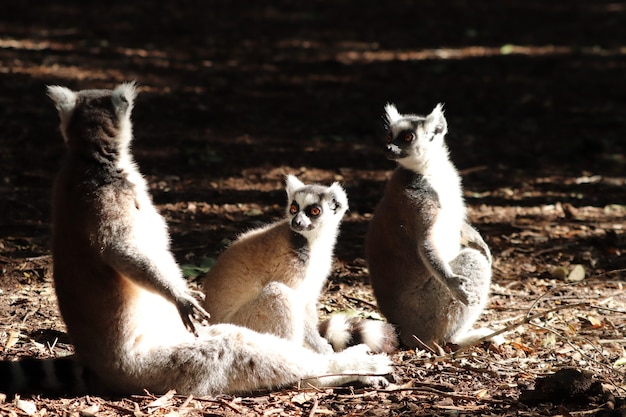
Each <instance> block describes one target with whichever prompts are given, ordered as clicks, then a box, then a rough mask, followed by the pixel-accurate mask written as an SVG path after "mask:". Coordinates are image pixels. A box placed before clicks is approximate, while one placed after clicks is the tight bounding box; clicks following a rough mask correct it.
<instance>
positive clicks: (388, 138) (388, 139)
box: [387, 133, 393, 143]
mask: <svg viewBox="0 0 626 417" xmlns="http://www.w3.org/2000/svg"><path fill="white" fill-rule="evenodd" d="M392 141H393V136H391V133H389V134H387V143H391V142H392Z"/></svg>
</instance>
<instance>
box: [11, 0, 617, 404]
mask: <svg viewBox="0 0 626 417" xmlns="http://www.w3.org/2000/svg"><path fill="white" fill-rule="evenodd" d="M624 22H626V2H624V1H615V0H594V1H585V0H580V1H578V0H553V1H549V2H545V1H535V0H524V1H521V0H502V1H484V2H466V1H462V0H451V1H444V2H442V1H434V0H421V1H410V0H404V1H395V2H361V1H357V0H337V1H332V2H331V1H310V2H290V1H286V0H278V1H271V2H270V1H256V2H244V1H230V0H217V1H207V2H192V1H179V2H153V1H147V0H140V1H136V2H122V1H112V2H106V3H105V2H84V1H83V2H80V1H65V2H39V1H24V2H3V3H2V5H0V141H1V142H0V144H1V146H0V271H1V274H2V275H1V278H0V359H15V358H18V357H22V356H37V357H50V356H62V355H66V354H68V352H71V349H72V348H71V345H70V344H69V340H68V337H67V335H66V334H65V333H64V326H63V323H62V322H61V320H60V318H59V314H58V311H57V308H56V305H55V300H54V292H53V289H52V287H51V272H50V271H51V261H52V260H51V257H50V251H49V240H50V233H49V228H50V199H51V184H52V181H53V178H54V175H55V173H56V171H57V169H58V167H59V161H60V159H61V158H62V157H63V154H64V148H63V144H62V140H61V137H60V135H59V133H58V129H57V126H58V120H57V114H56V111H55V109H54V106H53V104H52V103H51V101H50V100H49V99H48V98H47V97H46V95H45V86H46V85H48V84H61V85H65V86H68V87H70V88H74V89H82V88H111V87H113V86H115V85H116V83H119V82H121V81H127V80H137V82H138V84H139V86H140V91H141V93H140V95H139V97H138V100H137V103H136V107H135V110H134V116H133V118H134V128H135V138H136V139H135V142H134V153H135V155H136V159H137V161H138V164H139V166H140V168H141V170H142V172H143V173H144V174H145V175H146V176H147V178H148V179H149V182H150V186H151V190H152V193H153V196H154V200H155V202H156V204H157V205H158V207H159V209H160V210H161V212H162V213H163V215H164V216H165V217H166V218H167V221H168V222H169V225H170V228H171V233H172V241H173V249H174V251H175V254H176V257H177V259H178V260H179V262H180V264H181V265H183V267H184V268H185V271H186V272H187V273H188V275H189V278H190V281H191V282H192V285H195V284H196V283H195V282H194V281H193V278H194V274H197V271H198V270H201V269H202V266H203V265H206V263H207V262H208V261H210V260H211V259H213V258H215V257H216V256H217V255H218V254H219V252H220V251H221V250H222V249H223V248H224V246H225V245H226V244H227V243H228V242H229V241H230V240H231V239H232V238H233V237H234V236H235V235H236V234H237V233H238V232H240V231H243V230H245V229H247V228H249V227H253V226H256V225H258V224H261V223H263V222H269V221H272V220H275V219H277V218H279V217H280V216H281V213H282V210H283V205H284V203H285V201H284V200H285V198H284V192H283V185H282V178H283V176H284V175H285V174H287V173H293V174H297V175H298V177H299V178H300V179H302V180H303V181H305V182H307V181H309V182H313V181H314V182H322V183H330V182H331V181H334V180H338V181H340V182H341V183H342V184H344V186H345V187H346V189H347V192H348V197H349V200H350V212H349V213H348V215H347V216H346V219H345V221H344V223H343V225H342V230H341V235H340V238H339V242H338V245H337V250H336V263H335V267H334V269H333V273H332V276H331V277H330V279H329V283H328V285H327V288H326V292H325V294H324V295H323V297H322V300H321V305H320V313H321V315H326V314H328V313H331V312H334V311H340V310H347V309H355V310H358V311H361V312H363V313H364V314H367V315H370V316H375V315H376V307H375V300H374V297H373V295H372V291H371V289H370V286H369V284H368V281H367V279H368V278H367V268H366V264H365V261H364V258H363V237H364V234H365V231H366V228H367V222H368V219H369V218H370V217H371V213H372V211H373V209H374V207H375V205H376V202H377V201H378V199H379V198H380V196H381V194H382V190H383V187H384V183H385V180H386V178H388V174H389V172H390V170H391V169H392V168H393V164H392V163H391V162H389V161H387V160H386V159H385V158H384V154H383V151H382V150H383V144H384V134H383V128H382V119H381V115H382V109H383V106H384V104H385V103H387V102H394V103H396V104H397V106H398V108H399V110H400V111H401V112H406V113H422V114H423V113H427V112H429V111H430V110H431V109H432V108H433V107H434V105H435V104H436V103H438V102H443V103H445V108H446V116H447V119H448V123H449V128H450V134H449V135H448V143H449V146H450V149H451V155H452V159H453V160H454V162H455V164H456V165H457V167H458V168H459V170H460V171H461V173H462V174H463V181H464V189H465V197H466V201H467V203H468V206H469V213H470V218H471V220H472V222H473V223H474V225H475V226H476V227H477V228H478V229H479V230H480V231H481V233H482V234H483V236H484V237H485V240H486V242H487V243H488V244H489V245H490V247H491V249H492V252H493V255H494V260H495V263H494V280H493V286H492V299H491V302H490V303H489V305H488V307H487V309H486V311H485V313H484V314H483V316H482V318H481V320H480V323H479V324H481V325H487V326H490V327H492V328H493V329H501V328H507V332H506V333H505V337H506V339H507V343H505V344H504V345H502V346H499V347H496V346H492V345H490V344H481V345H478V346H473V347H471V348H469V349H467V350H464V351H462V352H457V353H455V354H453V353H451V347H446V348H445V349H444V350H443V351H441V352H425V351H412V350H406V349H403V350H400V351H398V352H397V353H395V354H393V361H394V364H395V369H396V372H395V375H394V377H395V380H394V382H393V384H392V385H391V386H390V388H389V389H386V390H375V389H371V388H367V387H349V388H341V389H325V390H312V389H305V388H299V389H298V388H294V389H285V390H282V391H276V392H271V393H267V392H264V393H258V394H254V395H250V396H246V397H232V396H219V397H216V398H186V397H180V396H177V395H169V396H166V397H162V398H160V399H158V400H157V397H155V396H153V395H152V394H150V393H146V394H145V395H141V396H132V397H128V398H101V397H94V396H88V397H81V398H64V399H48V398H41V397H33V398H30V397H29V398H22V401H20V402H17V401H11V399H5V400H4V402H3V401H1V400H2V399H1V398H0V415H26V414H32V415H44V414H47V415H72V416H74V415H83V416H88V415H98V416H113V415H135V416H142V415H170V416H173V415H190V416H196V415H197V416H200V415H204V416H211V415H245V416H248V415H250V416H252V415H268V416H269V415H290V416H292V415H293V416H301V415H306V416H313V415H341V416H343V415H346V416H348V415H350V416H361V415H362V416H378V415H381V416H382V415H398V416H399V415H402V416H412V415H450V416H455V415H515V416H538V415H541V416H543V415H565V416H576V415H578V416H581V415H594V414H595V415H603V416H606V415H615V416H620V415H622V416H623V415H624V414H625V413H626V411H624V409H621V410H620V407H623V399H624V397H625V396H626V378H625V372H626V371H625V368H626V366H625V364H626V352H625V350H626V349H625V348H626V336H625V334H624V332H625V330H626V291H625V288H624V287H625V280H624V279H625V277H626V256H625V255H624V254H625V252H626V233H625V232H624V225H625V219H626V141H625V139H624V135H625V133H626V116H625V114H626V44H624V40H625V39H626V25H625V24H624ZM577 265H580V267H576V266H577ZM195 267H197V268H195ZM581 268H582V271H583V272H584V275H581V274H580V272H581ZM566 367H571V368H576V369H579V370H584V371H589V372H590V373H591V374H592V375H593V378H594V380H596V381H598V382H600V383H602V384H603V393H599V391H598V392H596V391H594V392H586V391H585V392H583V393H581V395H580V396H579V398H577V399H567V398H561V396H559V395H552V394H550V391H549V390H547V389H546V388H545V384H542V383H537V381H538V378H539V379H540V378H542V377H544V376H546V375H549V374H552V373H554V372H556V371H557V370H559V369H561V368H566ZM536 385H537V386H538V388H539V391H541V392H542V393H544V394H546V395H545V396H543V397H542V396H541V395H539V397H538V398H536V401H527V402H522V401H520V400H519V398H520V394H521V393H522V392H523V391H525V390H532V389H533V388H534V387H535V386H536ZM566 385H567V384H566ZM570 385H571V384H570ZM542 387H543V388H542ZM542 390H543V391H542ZM612 408H613V409H612Z"/></svg>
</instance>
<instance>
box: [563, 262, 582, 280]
mask: <svg viewBox="0 0 626 417" xmlns="http://www.w3.org/2000/svg"><path fill="white" fill-rule="evenodd" d="M583 279H585V268H584V267H583V266H582V265H574V269H572V272H570V273H569V275H568V276H567V279H566V280H565V281H566V282H580V281H582V280H583Z"/></svg>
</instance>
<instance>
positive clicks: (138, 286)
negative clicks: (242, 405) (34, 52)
mask: <svg viewBox="0 0 626 417" xmlns="http://www.w3.org/2000/svg"><path fill="white" fill-rule="evenodd" d="M48 94H49V95H50V97H51V98H52V99H53V100H54V102H55V103H56V107H57V109H58V110H59V114H60V118H61V132H62V134H63V137H64V139H65V143H66V145H67V148H68V152H67V158H66V160H65V163H64V164H63V166H62V168H61V172H60V173H59V175H58V178H57V180H56V184H55V189H54V202H53V205H54V207H53V234H54V235H53V244H52V246H53V248H52V251H53V261H54V271H53V272H54V284H55V289H56V294H57V297H58V302H59V307H60V310H61V313H62V316H63V319H64V320H65V323H66V325H67V329H68V333H69V335H70V337H71V339H72V341H73V343H74V345H75V348H76V359H77V361H73V360H67V359H66V360H62V361H55V360H48V361H43V362H41V363H33V362H32V360H31V361H24V362H22V361H17V362H2V364H1V365H0V391H4V392H10V393H16V392H17V393H20V392H23V391H30V392H33V391H34V392H37V390H38V389H41V390H42V391H44V392H57V393H73V392H76V391H77V390H80V388H81V387H80V385H72V386H69V385H63V383H64V382H67V383H72V379H73V378H72V377H73V376H77V374H78V373H80V374H85V373H86V374H87V376H88V377H89V379H88V380H87V381H86V384H87V385H86V386H83V387H82V388H85V389H86V390H87V391H88V392H89V391H96V392H104V393H117V394H128V393H137V392H142V390H144V389H146V390H149V391H152V392H156V393H159V392H161V393H162V392H166V391H167V390H170V389H175V390H176V391H178V392H179V393H181V394H193V395H199V396H200V395H211V394H218V393H236V392H246V391H250V390H254V389H257V388H271V387H277V386H284V385H290V384H294V383H296V382H298V381H300V380H302V379H306V382H309V383H311V384H314V385H336V384H341V383H345V382H350V381H362V382H365V383H373V384H384V383H385V380H384V378H382V377H379V376H371V375H372V374H377V375H381V374H386V373H388V372H389V371H390V363H389V360H388V358H387V357H386V356H385V355H371V354H369V352H368V349H367V347H365V346H363V345H361V346H355V347H353V348H350V349H347V350H345V351H343V352H341V353H337V354H328V355H321V354H318V353H316V352H313V351H311V350H309V349H306V348H304V347H302V346H301V345H299V344H296V343H293V342H290V341H287V340H284V339H281V338H278V337H275V336H271V335H265V334H260V333H256V332H254V331H251V330H249V329H246V328H242V327H237V326H233V325H228V324H221V325H215V326H195V325H194V323H193V322H192V319H193V318H207V317H208V315H207V313H206V312H205V311H204V310H203V309H202V307H201V306H200V305H199V303H198V302H197V301H196V299H195V298H194V295H195V294H194V292H193V291H190V290H189V288H188V287H187V285H186V282H185V281H184V279H183V277H182V275H181V271H180V270H179V267H178V266H177V264H176V262H175V260H174V257H173V256H172V253H171V252H170V249H169V235H168V231H167V226H166V224H165V221H164V220H163V218H162V217H161V216H160V215H159V213H158V212H157V210H156V208H155V207H154V205H153V203H152V201H151V198H150V196H149V194H148V190H147V184H146V181H145V180H144V178H143V177H142V176H141V174H140V173H139V171H138V170H137V167H136V166H135V163H134V162H133V159H132V156H131V154H130V150H129V147H130V141H131V138H132V133H131V121H130V114H131V109H132V107H133V100H134V98H135V87H134V85H133V84H122V85H120V86H118V87H117V88H115V89H114V90H112V91H111V90H83V91H79V92H73V91H71V90H69V89H67V88H64V87H59V86H54V87H49V88H48ZM194 333H196V334H197V336H196V335H194ZM78 363H80V365H78ZM36 365H37V366H36ZM34 368H38V369H34ZM54 368H56V372H55V369H54ZM59 368H63V369H59ZM77 369H78V370H79V372H74V374H72V375H69V374H70V373H72V372H73V371H75V370H77ZM328 374H332V376H330V377H322V376H323V375H328ZM346 374H348V375H346ZM357 374H361V375H357ZM368 375H370V376H368ZM78 376H80V375H78ZM309 378H310V379H309ZM78 379H80V378H78ZM68 380H69V382H68ZM73 383H74V384H77V382H76V381H74V382H73ZM37 384H39V385H38V386H37ZM77 387H79V388H77Z"/></svg>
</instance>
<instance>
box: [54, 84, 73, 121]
mask: <svg viewBox="0 0 626 417" xmlns="http://www.w3.org/2000/svg"><path fill="white" fill-rule="evenodd" d="M48 97H50V98H51V99H52V101H54V105H55V107H56V108H57V110H58V111H59V115H60V116H61V117H62V118H63V117H64V116H65V115H68V114H70V113H72V111H73V110H74V107H76V93H75V92H73V91H72V90H70V89H69V88H67V87H63V86H60V85H49V86H48Z"/></svg>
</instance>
